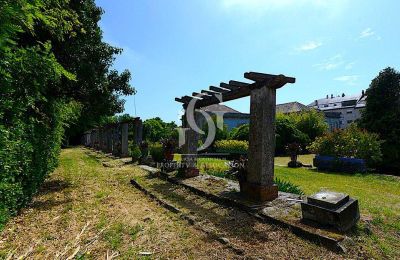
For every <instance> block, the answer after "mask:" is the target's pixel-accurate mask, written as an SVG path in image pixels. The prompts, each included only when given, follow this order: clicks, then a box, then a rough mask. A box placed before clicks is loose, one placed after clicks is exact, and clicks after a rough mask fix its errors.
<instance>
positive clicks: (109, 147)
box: [106, 125, 113, 153]
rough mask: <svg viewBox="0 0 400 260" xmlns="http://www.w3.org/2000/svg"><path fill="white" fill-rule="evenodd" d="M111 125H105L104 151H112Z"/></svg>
mask: <svg viewBox="0 0 400 260" xmlns="http://www.w3.org/2000/svg"><path fill="white" fill-rule="evenodd" d="M112 144H113V142H112V127H111V126H110V125H108V126H107V127H106V146H107V148H106V153H112V151H113V147H112Z"/></svg>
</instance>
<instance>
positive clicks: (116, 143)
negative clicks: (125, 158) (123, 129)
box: [112, 124, 121, 156]
mask: <svg viewBox="0 0 400 260" xmlns="http://www.w3.org/2000/svg"><path fill="white" fill-rule="evenodd" d="M112 136H113V137H112V140H113V155H115V156H120V152H121V150H120V143H121V140H119V137H120V134H119V125H118V124H116V125H114V126H113V133H112Z"/></svg>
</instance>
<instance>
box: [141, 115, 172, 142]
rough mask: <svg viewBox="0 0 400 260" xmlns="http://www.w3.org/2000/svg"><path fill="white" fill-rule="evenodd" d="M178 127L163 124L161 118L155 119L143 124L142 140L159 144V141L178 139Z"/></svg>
mask: <svg viewBox="0 0 400 260" xmlns="http://www.w3.org/2000/svg"><path fill="white" fill-rule="evenodd" d="M177 127H178V126H177V125H176V124H175V122H170V123H167V122H164V121H163V120H162V119H161V118H159V117H155V118H151V119H147V120H145V121H144V122H143V139H144V140H147V141H150V142H159V141H161V139H166V138H173V139H176V140H177V139H178V132H177V130H176V128H177Z"/></svg>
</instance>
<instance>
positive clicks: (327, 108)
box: [308, 90, 366, 131]
mask: <svg viewBox="0 0 400 260" xmlns="http://www.w3.org/2000/svg"><path fill="white" fill-rule="evenodd" d="M365 105H366V95H365V92H364V90H363V91H362V93H360V95H354V96H346V95H345V94H342V95H341V96H337V97H335V96H333V95H331V96H329V95H327V96H326V98H323V99H318V100H315V101H314V102H312V103H311V104H309V105H308V107H312V108H315V109H318V110H320V111H322V112H324V114H325V118H326V122H327V123H328V125H329V128H330V130H331V131H332V130H334V129H338V128H340V129H344V128H346V127H347V126H348V125H349V124H351V123H353V122H355V121H356V120H358V119H360V118H361V110H362V109H363V108H365Z"/></svg>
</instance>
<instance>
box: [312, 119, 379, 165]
mask: <svg viewBox="0 0 400 260" xmlns="http://www.w3.org/2000/svg"><path fill="white" fill-rule="evenodd" d="M381 143H382V141H380V140H379V137H378V135H377V134H374V133H369V132H367V131H365V130H361V129H359V128H358V127H357V126H356V125H355V124H351V125H350V126H349V127H348V128H346V129H345V130H337V131H334V132H332V133H328V134H326V135H325V136H322V137H318V138H317V139H316V140H315V141H314V142H313V143H312V144H311V145H310V146H309V147H308V149H309V150H310V151H312V152H313V153H316V154H319V155H326V156H333V157H348V158H359V159H364V160H365V161H366V162H367V165H368V166H375V165H376V163H379V162H380V161H381V160H382V152H381Z"/></svg>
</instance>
